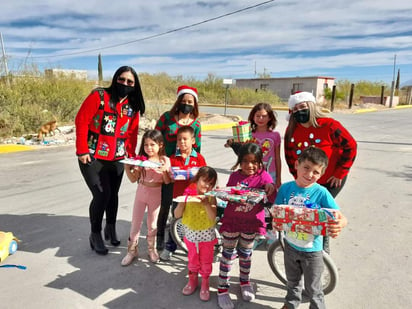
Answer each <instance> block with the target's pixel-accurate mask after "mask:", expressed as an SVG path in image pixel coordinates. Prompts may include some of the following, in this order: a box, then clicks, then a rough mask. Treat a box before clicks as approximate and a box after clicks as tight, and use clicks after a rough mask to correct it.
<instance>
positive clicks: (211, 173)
mask: <svg viewBox="0 0 412 309" xmlns="http://www.w3.org/2000/svg"><path fill="white" fill-rule="evenodd" d="M216 181H217V173H216V171H215V170H214V169H213V168H211V167H208V166H203V167H201V168H200V169H199V171H198V173H197V174H196V176H195V178H194V179H193V184H192V185H190V186H189V187H188V188H187V189H186V190H185V193H184V194H187V195H193V194H195V195H201V196H202V197H201V199H202V201H201V202H189V201H187V202H183V203H179V204H178V206H177V207H176V209H175V211H174V215H175V217H176V218H180V217H182V223H183V224H184V229H185V237H184V242H185V244H186V246H187V250H188V254H187V257H188V265H187V267H188V269H189V282H188V283H187V284H186V286H185V287H184V288H183V290H182V293H183V294H184V295H191V294H193V293H194V291H195V290H196V288H197V285H198V274H200V275H201V277H202V285H201V288H200V294H199V296H200V299H201V300H203V301H208V300H209V298H210V292H209V277H210V274H211V273H212V264H213V253H214V246H215V244H216V243H217V238H216V233H215V229H214V227H215V224H216V212H217V210H216V198H215V197H212V196H210V197H206V196H204V194H205V193H206V192H208V191H210V190H212V189H213V187H214V186H215V185H216Z"/></svg>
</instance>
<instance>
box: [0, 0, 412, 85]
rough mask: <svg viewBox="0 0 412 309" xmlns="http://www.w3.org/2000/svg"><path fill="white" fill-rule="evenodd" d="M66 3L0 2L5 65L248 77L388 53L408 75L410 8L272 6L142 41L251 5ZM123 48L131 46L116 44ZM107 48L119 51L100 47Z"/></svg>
mask: <svg viewBox="0 0 412 309" xmlns="http://www.w3.org/2000/svg"><path fill="white" fill-rule="evenodd" d="M76 2H77V1H66V0H50V1H45V0H43V1H35V2H34V1H33V2H26V1H23V0H17V1H14V2H10V1H9V2H7V3H5V4H4V5H3V4H2V10H1V11H0V29H1V30H0V31H2V34H3V37H4V42H5V47H6V52H7V54H8V56H9V59H13V60H15V61H22V59H24V58H25V57H27V54H28V52H29V51H30V55H31V56H32V60H33V61H34V62H35V63H36V62H37V63H40V64H44V63H46V64H47V65H48V66H53V65H57V66H60V67H61V66H63V67H66V66H70V67H71V68H78V69H88V70H92V69H93V68H94V67H95V62H94V61H92V63H88V61H86V60H85V59H84V57H85V56H89V57H90V56H92V58H93V57H95V56H96V55H97V54H98V53H99V52H100V53H102V55H103V57H104V58H103V61H104V63H105V69H106V70H108V71H110V70H112V71H114V70H115V69H116V68H117V66H118V65H119V64H123V63H132V64H133V65H136V69H137V70H138V71H146V72H149V73H156V72H166V73H168V74H170V75H188V76H193V75H195V76H199V77H202V76H206V75H207V74H208V73H209V72H214V73H216V74H218V75H219V76H229V75H231V76H233V77H235V76H240V75H249V76H250V77H251V76H253V74H254V71H255V62H256V69H257V71H258V72H259V73H262V72H263V70H267V71H268V72H274V74H276V73H279V72H283V73H285V74H286V73H287V72H292V73H293V74H295V73H296V72H298V71H299V70H301V71H302V72H309V73H310V72H312V73H310V74H312V75H317V74H321V72H323V71H325V70H328V69H334V70H335V72H337V71H338V70H340V69H344V68H346V67H348V66H355V67H365V66H371V67H374V66H382V65H390V63H391V61H393V60H391V59H393V55H394V54H397V55H398V58H397V59H398V65H399V66H402V67H403V68H405V69H404V72H405V71H406V73H408V70H409V74H410V76H411V77H412V49H411V45H412V23H411V22H410V16H412V3H410V1H389V2H388V1H383V0H375V1H369V0H364V1H355V0H350V1H344V0H338V1H331V0H325V1H317V0H305V1H286V0H285V1H273V2H271V3H269V4H267V5H265V6H261V7H258V8H254V9H251V10H248V11H244V12H240V13H238V14H234V15H231V16H227V17H225V18H222V19H217V20H214V21H212V22H208V23H204V24H200V25H197V26H195V27H192V28H188V29H184V30H181V31H177V32H172V33H169V34H166V35H161V36H159V37H153V38H151V39H146V40H144V38H149V37H151V36H156V35H159V34H162V33H164V32H167V31H171V30H173V29H177V28H180V27H184V26H188V25H191V24H195V23H199V22H201V21H204V20H207V19H211V18H215V17H217V16H220V15H223V14H226V13H230V12H234V11H236V10H239V9H242V8H245V7H248V6H252V5H255V4H257V3H258V2H256V1H252V0H242V1H225V0H222V1H219V0H217V1H214V0H211V1H196V2H193V1H183V2H182V1H161V0H152V1H150V3H145V2H142V1H140V2H136V1H131V0H129V1H128V0H125V1H122V2H116V1H108V0H101V1H82V2H80V1H79V3H76ZM142 39H143V40H142ZM131 41H137V42H134V43H130V44H124V43H127V42H131ZM113 45H119V46H118V47H114V48H105V47H108V46H113ZM88 50H92V51H90V52H86V51H88ZM82 51H84V53H80V54H77V53H78V52H82ZM72 53H75V55H71V54H72ZM56 55H67V56H65V57H56ZM40 56H45V57H43V58H39V57H40ZM82 58H83V59H82ZM93 59H94V58H93Z"/></svg>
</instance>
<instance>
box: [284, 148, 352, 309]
mask: <svg viewBox="0 0 412 309" xmlns="http://www.w3.org/2000/svg"><path fill="white" fill-rule="evenodd" d="M327 165H328V157H327V155H326V154H325V152H324V151H323V150H321V149H320V148H316V147H309V148H306V149H305V150H303V151H302V153H301V154H300V155H299V157H298V160H297V161H296V162H295V169H296V173H297V176H296V180H294V181H290V182H287V183H284V184H283V185H282V186H281V187H280V189H279V192H278V195H277V197H276V204H279V205H281V204H288V205H293V206H300V207H306V206H305V203H306V204H307V203H312V204H316V205H319V206H320V207H322V208H332V209H335V211H334V213H335V220H331V221H329V222H328V225H327V232H328V235H330V236H332V237H337V236H338V235H339V233H340V232H341V230H342V228H343V227H345V226H346V224H347V220H346V218H345V217H344V216H343V215H342V213H341V212H340V211H339V210H338V209H339V207H338V205H337V204H336V202H335V200H334V199H333V197H332V195H331V194H330V193H329V192H328V190H327V189H326V188H324V187H323V186H321V185H319V184H318V183H316V181H317V180H318V179H319V178H320V177H321V176H322V175H323V173H324V172H325V169H326V167H327ZM322 242H323V237H322V236H320V235H312V234H308V233H303V232H291V231H290V232H287V233H286V234H285V254H284V256H285V258H284V259H285V270H286V278H287V281H288V282H287V294H286V297H285V304H284V306H283V307H282V309H290V308H297V307H298V306H299V304H300V302H301V299H302V286H301V282H302V280H301V279H302V275H303V276H304V282H305V290H306V292H307V294H308V296H309V301H310V308H325V301H324V295H323V290H322V282H321V277H322V272H323V268H324V265H323V254H322V248H323V243H322Z"/></svg>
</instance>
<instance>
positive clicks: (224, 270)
mask: <svg viewBox="0 0 412 309" xmlns="http://www.w3.org/2000/svg"><path fill="white" fill-rule="evenodd" d="M238 166H239V167H240V169H239V170H237V171H235V172H233V173H232V174H231V175H230V177H229V180H228V183H227V186H236V185H239V184H242V185H245V186H247V187H248V188H259V189H265V191H266V194H267V196H270V195H272V194H273V193H274V191H275V185H274V184H273V180H272V177H271V176H270V175H269V174H268V173H267V172H266V171H265V170H264V167H263V161H262V150H261V149H260V147H259V146H258V145H256V144H253V143H246V144H244V145H242V146H241V147H240V149H239V154H238V160H237V162H236V164H235V166H234V167H233V169H236V168H237V167H238ZM265 227H266V224H265V211H264V208H263V205H262V204H261V203H259V204H256V205H253V206H252V205H250V204H240V203H234V202H229V203H228V205H227V207H226V208H225V212H224V215H223V218H222V226H221V227H220V232H221V234H222V236H223V252H222V257H221V258H220V267H219V284H218V294H217V300H218V305H219V307H220V308H222V309H232V308H234V305H233V302H232V300H231V299H230V296H229V279H230V276H229V273H230V270H231V268H232V264H233V261H234V260H235V259H236V257H239V268H240V275H239V280H240V289H241V293H242V298H243V300H244V301H247V302H249V301H251V300H253V299H254V298H255V295H254V291H253V288H252V286H251V284H250V267H251V263H252V252H253V241H254V239H255V237H256V236H257V235H259V234H260V235H264V234H265V233H266V229H265Z"/></svg>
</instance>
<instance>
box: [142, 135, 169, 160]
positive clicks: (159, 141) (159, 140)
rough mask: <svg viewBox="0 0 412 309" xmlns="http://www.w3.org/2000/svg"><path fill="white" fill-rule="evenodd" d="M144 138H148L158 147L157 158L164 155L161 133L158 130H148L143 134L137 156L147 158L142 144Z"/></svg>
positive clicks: (163, 142)
mask: <svg viewBox="0 0 412 309" xmlns="http://www.w3.org/2000/svg"><path fill="white" fill-rule="evenodd" d="M146 138H150V139H151V140H152V141H154V142H155V143H156V144H158V145H159V156H164V155H165V141H164V138H163V134H162V132H160V131H159V130H149V131H146V132H145V133H144V134H143V137H142V142H141V143H140V148H139V156H145V157H147V153H146V152H145V151H144V143H145V140H146Z"/></svg>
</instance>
